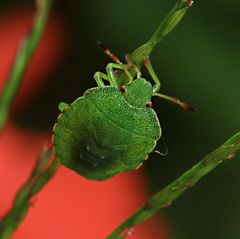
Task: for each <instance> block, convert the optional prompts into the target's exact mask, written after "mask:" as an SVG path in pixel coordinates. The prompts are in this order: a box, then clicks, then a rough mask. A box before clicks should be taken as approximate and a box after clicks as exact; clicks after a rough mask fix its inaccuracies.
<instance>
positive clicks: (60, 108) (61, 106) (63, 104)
mask: <svg viewBox="0 0 240 239" xmlns="http://www.w3.org/2000/svg"><path fill="white" fill-rule="evenodd" d="M68 106H69V104H67V103H65V102H60V103H59V105H58V109H59V110H60V111H61V112H63V111H64V110H65V109H66V108H67V107H68Z"/></svg>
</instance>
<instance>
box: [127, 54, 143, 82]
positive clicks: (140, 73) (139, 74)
mask: <svg viewBox="0 0 240 239" xmlns="http://www.w3.org/2000/svg"><path fill="white" fill-rule="evenodd" d="M129 56H130V55H129V54H125V59H126V62H127V63H128V65H129V66H131V67H133V68H134V70H135V71H136V73H137V78H141V76H142V72H141V70H140V68H139V67H138V66H137V65H136V64H133V63H132V62H131V61H130V60H129Z"/></svg>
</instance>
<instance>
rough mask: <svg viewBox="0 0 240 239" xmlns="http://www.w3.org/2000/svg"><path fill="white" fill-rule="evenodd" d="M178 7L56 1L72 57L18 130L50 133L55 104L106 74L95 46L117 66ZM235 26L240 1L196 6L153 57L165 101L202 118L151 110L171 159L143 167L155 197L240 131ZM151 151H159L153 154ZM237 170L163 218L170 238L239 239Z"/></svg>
mask: <svg viewBox="0 0 240 239" xmlns="http://www.w3.org/2000/svg"><path fill="white" fill-rule="evenodd" d="M28 2H29V3H30V4H33V3H32V1H20V0H18V1H15V5H17V4H19V5H23V3H24V4H25V3H28ZM174 2H175V1H173V0H171V1H167V0H162V1H157V0H148V1H147V0H132V1H127V0H122V1H110V0H105V1H96V0H88V1H77V0H65V1H64V0H61V1H60V0H59V1H56V5H55V7H56V8H58V9H59V10H60V11H62V12H63V14H64V16H65V18H66V20H67V21H68V23H69V27H70V30H71V34H72V36H71V39H72V40H71V47H70V50H69V54H68V56H67V58H66V60H65V62H64V63H63V65H62V66H60V67H59V70H58V71H57V72H56V74H55V77H54V78H53V79H52V81H51V82H50V83H49V87H48V89H46V91H45V94H44V95H43V96H42V97H41V99H39V100H37V101H36V102H33V103H31V105H29V106H28V107H26V110H25V112H24V113H23V114H22V115H21V117H20V116H19V117H18V121H19V122H24V123H25V124H26V123H28V124H30V125H32V126H34V125H38V126H39V125H40V126H41V127H42V128H51V125H53V123H54V121H55V119H56V116H57V114H58V111H57V103H58V102H60V101H66V102H71V101H72V100H73V99H75V98H76V97H78V96H80V95H82V93H83V92H84V91H85V90H86V89H88V88H89V87H92V86H94V85H95V83H94V80H93V77H92V75H93V73H94V72H95V71H97V70H104V66H105V65H106V63H107V61H108V58H107V57H106V56H104V55H103V54H102V52H101V51H100V50H99V49H98V48H97V47H96V44H95V42H96V41H97V40H101V41H102V42H104V43H105V44H106V45H107V46H109V47H110V48H111V49H112V50H113V51H114V52H116V54H118V55H120V56H123V55H124V54H125V53H129V52H131V51H132V50H134V49H135V48H136V47H138V46H139V45H141V44H142V43H144V42H145V41H146V40H148V38H149V37H150V36H151V34H152V33H153V31H154V30H155V29H156V27H157V26H158V24H159V22H160V20H161V19H162V17H163V16H164V15H165V14H166V13H167V11H168V10H169V9H170V7H171V6H172V5H173V4H174ZM1 4H2V6H4V8H6V7H7V4H9V5H10V3H4V4H3V3H1ZM11 5H14V1H11ZM239 17H240V1H237V0H228V1H223V0H220V1H219V0H218V1H217V0H212V1H203V0H202V1H200V0H199V1H197V0H196V1H195V3H194V7H193V8H192V9H191V10H190V11H189V12H188V13H187V15H186V17H184V19H183V21H182V22H181V23H180V25H179V26H178V27H177V28H176V29H175V30H174V31H173V32H172V33H171V34H170V35H169V36H167V38H166V39H164V41H163V42H162V43H161V44H160V45H159V46H158V47H157V49H156V50H155V51H154V52H153V55H152V56H151V59H152V63H153V66H154V68H155V70H156V72H157V73H158V75H159V78H160V79H161V83H162V92H163V93H165V94H169V95H171V96H176V97H179V98H180V99H182V100H184V101H187V102H189V103H191V104H192V105H194V106H195V107H196V108H197V109H198V112H197V113H195V114H193V113H189V112H185V111H183V110H181V109H180V108H178V107H177V106H175V105H171V104H170V103H168V102H164V101H162V100H160V99H154V100H153V103H154V108H155V109H156V111H157V113H158V115H159V118H160V121H161V124H162V129H163V135H164V139H165V141H166V144H167V146H168V150H169V154H168V156H166V157H164V158H163V157H161V156H159V155H157V154H152V155H151V157H150V159H149V160H148V161H147V163H146V168H148V171H149V178H150V181H151V185H152V191H153V192H155V191H156V190H158V189H160V187H163V186H164V185H166V184H167V183H169V182H170V181H172V180H173V179H175V178H176V177H177V176H178V175H180V174H181V173H183V172H184V171H186V170H187V169H188V168H189V167H191V166H192V165H193V164H194V163H196V162H197V161H199V160H200V159H201V158H202V157H203V156H205V155H206V154H207V153H209V152H210V151H212V149H214V148H216V147H217V146H218V145H220V144H221V143H223V142H224V141H225V140H226V139H227V138H229V137H230V136H231V135H232V134H234V133H235V132H237V131H239V129H240V125H239V122H240V110H239V103H240V94H239V89H240V61H239V52H240V44H239V42H240V29H239ZM29 112H31V113H29ZM33 115H35V117H32V116H33ZM157 150H160V151H163V150H164V148H163V146H161V145H159V146H158V147H157ZM239 168H240V161H239V160H233V161H231V162H229V163H226V164H224V165H223V166H221V167H220V168H218V169H217V170H216V171H215V172H214V173H212V174H210V175H208V176H207V177H205V178H204V179H203V180H202V181H201V182H200V183H199V184H198V185H197V186H196V187H194V188H193V189H191V190H190V191H189V192H187V193H185V194H184V195H183V196H182V197H181V198H180V199H178V200H177V201H176V202H175V203H174V204H173V206H172V207H170V208H168V209H166V210H164V214H165V215H166V216H167V218H168V220H169V223H170V227H171V228H172V234H173V236H172V237H173V238H178V239H188V238H189V239H190V238H194V239H202V238H211V239H215V238H216V239H226V238H231V239H239V238H240V225H239V222H240V203H239V202H240V190H239V188H240V187H239V185H240V173H239Z"/></svg>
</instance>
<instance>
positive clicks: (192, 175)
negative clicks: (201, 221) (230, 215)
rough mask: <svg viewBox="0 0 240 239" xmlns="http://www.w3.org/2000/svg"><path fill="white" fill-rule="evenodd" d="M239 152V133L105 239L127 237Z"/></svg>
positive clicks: (150, 200)
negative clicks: (137, 226)
mask: <svg viewBox="0 0 240 239" xmlns="http://www.w3.org/2000/svg"><path fill="white" fill-rule="evenodd" d="M239 151H240V132H239V133H237V134H235V135H234V136H233V137H232V138H230V139H229V140H228V141H227V142H226V143H224V144H223V145H222V146H220V147H219V148H217V149H216V150H214V151H213V152H212V153H211V154H209V155H207V156H206V157H204V158H203V159H202V160H201V161H200V162H199V163H197V164H196V165H195V166H193V167H192V168H191V169H190V170H188V171H187V172H186V173H184V174H183V175H181V176H180V177H179V178H177V179H176V180H175V181H174V182H172V183H171V184H169V185H168V186H166V187H165V188H163V189H162V190H160V191H159V192H157V193H155V194H154V195H153V196H152V197H150V199H149V200H148V201H147V202H146V204H145V205H144V206H143V207H142V208H140V209H139V210H138V211H137V212H135V213H134V214H133V215H131V216H130V217H129V218H128V219H127V220H126V221H124V222H123V223H122V224H121V225H120V226H119V227H117V229H116V230H114V231H113V232H112V233H111V234H110V235H109V236H108V237H107V238H106V239H121V238H125V237H126V236H127V234H126V233H124V231H126V230H127V229H129V228H132V227H133V226H135V225H137V224H139V223H141V222H143V221H145V220H147V219H148V218H150V217H152V216H153V215H155V214H156V213H157V212H158V211H159V210H160V209H161V208H165V207H167V206H170V205H171V204H172V202H173V201H174V200H175V199H177V198H178V197H179V196H181V195H182V194H183V193H184V192H185V191H186V190H187V189H188V188H191V187H192V186H194V185H195V184H196V183H197V182H198V181H199V180H200V179H201V178H202V177H203V176H204V175H206V174H208V173H209V172H211V171H212V170H213V169H215V168H216V167H217V166H218V165H220V164H221V163H222V162H224V161H227V160H230V159H232V158H234V157H235V156H236V155H237V154H238V156H239V154H240V153H239Z"/></svg>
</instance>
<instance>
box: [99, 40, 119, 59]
mask: <svg viewBox="0 0 240 239" xmlns="http://www.w3.org/2000/svg"><path fill="white" fill-rule="evenodd" d="M97 45H98V46H99V47H100V48H101V49H102V50H103V52H104V53H105V54H106V55H108V56H109V57H110V58H111V59H112V60H113V61H114V62H116V63H118V64H122V62H121V61H120V59H119V58H118V57H117V56H116V55H115V54H113V53H112V52H111V50H110V49H109V48H107V47H106V46H104V45H103V44H102V43H101V42H100V41H97Z"/></svg>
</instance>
